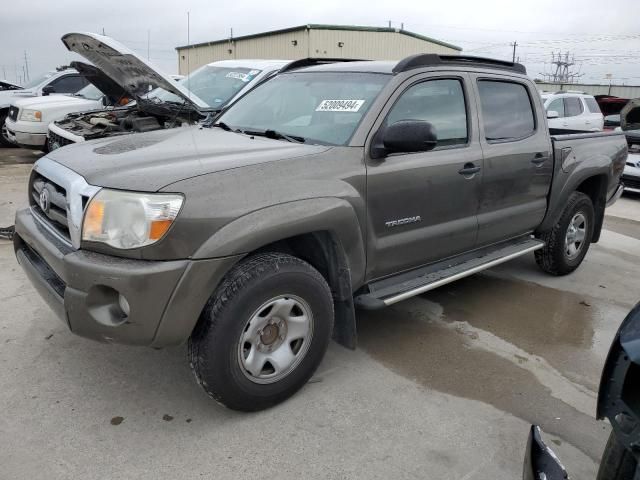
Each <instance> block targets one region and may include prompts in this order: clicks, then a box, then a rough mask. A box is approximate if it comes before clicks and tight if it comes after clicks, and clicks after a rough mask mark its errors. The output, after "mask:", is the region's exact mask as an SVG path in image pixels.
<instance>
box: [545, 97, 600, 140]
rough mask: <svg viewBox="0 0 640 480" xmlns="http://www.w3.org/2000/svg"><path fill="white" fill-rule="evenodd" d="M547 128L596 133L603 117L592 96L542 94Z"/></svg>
mask: <svg viewBox="0 0 640 480" xmlns="http://www.w3.org/2000/svg"><path fill="white" fill-rule="evenodd" d="M542 101H543V102H544V108H545V110H546V111H547V119H548V123H549V128H554V129H559V130H582V131H590V132H598V131H600V130H602V129H603V127H604V116H603V115H602V112H601V111H600V107H599V106H598V102H596V99H595V98H593V96H592V95H587V94H585V93H582V92H571V91H569V92H556V93H542Z"/></svg>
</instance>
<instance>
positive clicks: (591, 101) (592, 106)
mask: <svg viewBox="0 0 640 480" xmlns="http://www.w3.org/2000/svg"><path fill="white" fill-rule="evenodd" d="M584 103H586V104H587V108H588V109H589V111H590V112H591V113H602V112H601V111H600V105H598V102H596V99H595V98H593V97H584Z"/></svg>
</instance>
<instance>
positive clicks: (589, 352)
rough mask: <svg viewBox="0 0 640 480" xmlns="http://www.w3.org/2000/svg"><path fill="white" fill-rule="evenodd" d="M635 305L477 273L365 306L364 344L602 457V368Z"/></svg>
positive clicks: (436, 383) (384, 359)
mask: <svg viewBox="0 0 640 480" xmlns="http://www.w3.org/2000/svg"><path fill="white" fill-rule="evenodd" d="M627 311H628V309H627V308H625V307H623V306H619V305H616V304H612V303H607V302H603V301H602V300H597V299H594V298H590V297H585V296H581V295H576V294H573V293H568V292H563V291H560V290H555V289H552V288H547V287H542V286H539V285H535V284H532V283H528V282H523V281H520V280H511V279H509V280H507V279H502V278H498V277H496V276H493V275H490V274H489V275H476V276H473V277H470V278H468V279H465V280H461V281H459V282H456V283H453V284H451V285H448V286H445V287H442V288H440V289H438V290H435V291H433V292H429V293H427V294H424V295H422V296H419V297H416V298H413V299H410V300H407V301H405V302H402V303H399V304H397V305H394V306H393V307H390V308H387V309H386V310H380V311H375V312H359V314H358V333H359V342H360V346H361V347H362V348H363V349H364V350H365V351H366V352H367V353H368V354H369V355H370V356H371V357H373V358H374V359H375V360H377V361H379V362H381V363H382V364H383V365H385V366H386V367H387V368H389V369H391V370H393V371H395V372H396V373H398V374H400V375H403V376H405V377H407V378H410V379H412V380H413V381H415V382H417V383H419V384H421V385H423V386H424V387H427V388H432V389H435V390H438V391H441V392H445V393H448V394H452V395H455V396H458V397H464V398H468V399H473V400H479V401H482V402H485V403H488V404H491V405H493V406H495V407H496V408H498V409H500V410H502V411H505V412H509V413H511V414H513V415H515V416H517V417H519V418H522V419H524V420H526V421H528V422H531V423H537V424H539V425H541V426H542V428H543V430H545V431H547V432H549V433H552V434H555V435H557V436H559V437H561V438H563V439H564V440H566V441H567V442H569V443H571V444H573V445H575V446H576V447H577V448H579V449H580V450H582V451H583V452H585V453H586V454H587V455H589V456H590V457H591V458H593V459H597V458H599V456H600V454H601V453H602V448H603V446H604V444H605V442H606V436H607V432H608V428H609V427H608V426H607V425H605V424H604V423H602V422H596V420H595V418H594V417H595V404H596V395H597V389H598V383H599V379H600V371H601V368H602V364H603V362H604V359H605V356H606V354H607V351H608V348H609V344H610V342H611V340H612V338H613V336H614V334H615V331H616V330H617V328H618V325H619V324H620V322H621V321H622V319H623V318H624V316H625V315H626V313H627Z"/></svg>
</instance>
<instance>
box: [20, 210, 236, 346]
mask: <svg viewBox="0 0 640 480" xmlns="http://www.w3.org/2000/svg"><path fill="white" fill-rule="evenodd" d="M14 249H15V252H16V257H17V259H18V262H19V263H20V265H21V266H22V268H23V269H24V270H25V272H26V274H27V276H28V277H29V279H30V281H31V282H32V283H33V285H34V287H35V288H36V290H37V291H38V293H40V295H41V296H42V297H43V298H44V299H45V301H46V302H47V303H48V304H49V306H50V307H51V308H52V310H53V311H54V312H55V313H56V315H57V316H58V317H60V319H61V320H62V321H63V322H64V323H65V324H66V325H67V326H68V327H69V328H70V330H71V331H72V332H73V333H75V334H77V335H80V336H83V337H87V338H91V339H94V340H98V341H102V342H113V343H123V344H131V345H150V346H154V347H164V346H169V345H177V344H180V343H183V342H184V341H185V340H186V339H188V338H189V336H190V335H191V331H192V330H193V327H194V326H195V324H196V322H197V320H198V317H199V315H200V312H201V311H202V308H203V307H204V305H205V303H206V301H207V299H208V298H209V296H210V295H211V294H212V293H213V291H214V290H215V287H216V286H217V284H218V283H219V281H220V280H221V279H222V277H223V275H224V274H225V273H226V272H227V271H228V269H229V268H230V267H231V266H232V265H233V264H234V263H235V262H236V261H237V260H238V257H226V258H220V259H208V260H197V261H194V260H174V261H166V262H162V261H146V260H132V259H125V258H119V257H112V256H109V255H102V254H98V253H93V252H88V251H84V250H73V249H72V248H70V247H68V246H67V245H66V244H65V243H63V242H61V241H60V240H59V239H58V238H57V237H56V236H54V235H53V234H52V233H51V232H50V231H49V230H47V229H46V228H45V227H44V226H43V225H42V224H41V223H40V220H39V219H37V218H35V217H34V215H33V214H32V212H31V209H30V208H27V209H24V210H20V211H19V212H18V213H17V214H16V231H15V235H14ZM121 295H122V296H123V297H124V298H125V299H126V303H128V305H129V313H128V314H127V312H126V309H123V307H122V305H123V302H121V299H120V296H121Z"/></svg>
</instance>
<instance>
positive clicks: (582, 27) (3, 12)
mask: <svg viewBox="0 0 640 480" xmlns="http://www.w3.org/2000/svg"><path fill="white" fill-rule="evenodd" d="M1 1H2V7H1V9H0V45H1V46H2V47H0V78H2V77H5V78H6V79H7V80H9V81H14V80H16V76H17V77H18V80H21V79H22V77H23V76H25V74H26V72H27V70H28V73H29V76H30V77H32V78H33V77H34V76H35V75H36V74H38V73H41V72H44V71H47V70H51V69H53V68H54V67H56V66H58V65H62V64H67V63H68V62H69V61H71V60H78V59H80V57H78V56H76V55H75V54H71V53H69V52H68V51H67V50H66V48H65V47H64V46H63V44H62V42H61V41H60V37H61V36H62V35H63V34H65V33H68V32H73V31H80V32H87V31H89V32H97V33H102V31H103V29H104V32H105V33H106V34H107V35H109V36H111V37H113V38H115V39H116V40H118V41H120V42H121V43H124V44H125V45H127V46H128V47H129V48H131V49H133V50H134V51H136V52H138V53H139V54H141V55H142V56H143V57H145V58H146V57H147V49H149V51H148V53H149V57H150V60H151V62H152V63H154V64H155V65H157V66H158V67H159V68H160V69H161V70H163V71H164V72H166V73H177V70H178V66H177V64H178V55H177V52H176V51H175V47H176V46H178V45H184V44H187V38H188V35H187V12H190V14H189V18H190V28H189V38H190V40H191V43H197V42H204V41H210V40H217V39H221V38H228V36H229V33H230V30H231V29H232V28H233V33H234V36H241V35H247V34H251V33H258V32H261V31H267V30H274V29H279V28H286V27H290V26H294V25H304V24H308V23H330V24H341V25H347V24H349V25H364V26H388V24H389V22H390V21H391V25H392V26H393V27H395V28H400V26H401V25H402V24H404V28H405V29H406V30H410V31H413V32H416V33H419V34H422V35H426V36H429V37H433V38H436V39H439V40H443V41H446V42H449V43H453V44H455V45H458V46H460V47H462V48H463V53H466V54H469V55H478V56H486V57H494V58H502V59H511V57H512V53H513V47H512V46H510V43H512V42H516V43H517V44H518V45H517V47H516V56H517V57H518V58H519V59H520V62H521V63H524V64H525V66H526V67H527V70H528V72H529V75H530V76H531V77H534V78H542V74H543V73H547V72H550V71H551V68H552V67H551V65H550V62H551V55H552V53H556V54H557V53H558V52H562V53H563V54H564V53H565V52H567V51H568V52H570V53H571V54H572V56H575V62H576V66H575V67H574V70H575V72H576V73H578V72H579V73H580V74H582V76H581V77H580V81H582V82H584V83H609V82H612V83H614V84H626V85H640V28H638V27H639V26H640V24H639V22H638V19H639V18H640V2H638V1H637V0H606V1H605V0H581V1H573V0H556V1H548V0H536V1H527V2H520V1H516V0H514V1H499V0H451V1H439V2H438V1H429V2H427V1H418V0H408V1H407V0H395V1H393V2H389V1H388V0H384V1H381V0H348V1H345V0H323V1H321V2H305V1H304V0H298V1H297V2H288V1H284V0H236V1H227V0H216V1H214V0H208V1H207V0H180V1H167V0H153V1H150V0H129V1H123V0H110V1H106V2H95V1H88V0H83V1H80V0H55V1H52V0H23V1H21V2H20V1H17V0H1ZM25 52H26V58H27V65H26V67H25Z"/></svg>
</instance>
